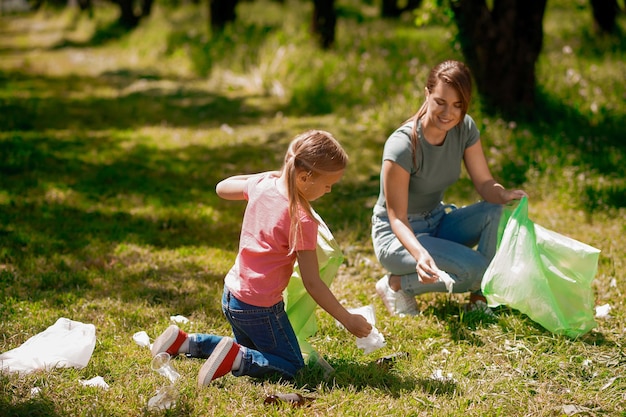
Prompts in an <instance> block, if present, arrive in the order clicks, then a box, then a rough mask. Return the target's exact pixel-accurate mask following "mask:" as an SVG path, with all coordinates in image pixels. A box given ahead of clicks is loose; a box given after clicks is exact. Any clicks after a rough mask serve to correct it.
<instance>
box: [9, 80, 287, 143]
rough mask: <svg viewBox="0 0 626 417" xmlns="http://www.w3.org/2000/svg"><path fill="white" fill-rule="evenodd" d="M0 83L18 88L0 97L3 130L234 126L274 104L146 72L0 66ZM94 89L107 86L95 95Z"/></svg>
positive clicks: (269, 114) (263, 114) (272, 110)
mask: <svg viewBox="0 0 626 417" xmlns="http://www.w3.org/2000/svg"><path fill="white" fill-rule="evenodd" d="M0 87H1V88H3V89H8V90H15V91H21V94H20V95H19V96H18V95H13V96H10V97H9V98H4V99H2V100H1V101H0V108H1V110H2V111H0V126H3V130H4V131H22V132H26V131H28V132H31V131H40V132H43V131H46V130H65V129H72V130H73V131H75V132H80V131H90V132H94V131H100V130H105V131H107V130H110V129H117V130H123V129H133V128H140V127H145V126H168V127H195V128H203V127H204V128H209V127H219V126H221V125H223V124H230V125H234V126H236V125H242V124H247V123H249V122H252V121H254V122H256V121H257V120H258V119H259V118H261V117H273V116H274V115H275V114H276V111H278V110H279V108H278V107H272V106H271V105H268V106H267V108H265V109H260V108H258V107H255V106H254V105H251V104H249V103H248V101H247V100H248V99H250V98H253V97H251V96H248V97H238V98H235V97H226V96H224V95H220V94H215V93H213V92H209V91H206V90H201V89H197V88H193V87H187V86H186V85H185V84H184V83H181V81H180V80H176V79H169V80H168V79H163V78H159V76H157V75H155V74H151V73H146V72H143V73H137V72H131V71H116V72H108V73H105V74H103V75H101V76H99V77H84V76H74V75H69V76H65V77H46V76H41V75H30V74H27V73H23V72H6V71H4V72H2V71H0ZM95 90H100V91H108V92H107V93H106V94H104V95H100V96H98V95H97V94H94V93H93V91H95ZM44 91H45V92H46V93H45V95H42V94H41V92H44Z"/></svg>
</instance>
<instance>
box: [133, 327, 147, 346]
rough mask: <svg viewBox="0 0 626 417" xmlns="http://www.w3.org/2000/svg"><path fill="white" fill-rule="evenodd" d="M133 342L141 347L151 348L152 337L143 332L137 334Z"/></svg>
mask: <svg viewBox="0 0 626 417" xmlns="http://www.w3.org/2000/svg"><path fill="white" fill-rule="evenodd" d="M133 340H134V341H135V343H137V344H138V345H139V346H141V347H150V336H148V333H146V332H145V331H143V330H142V331H140V332H137V333H135V334H134V335H133Z"/></svg>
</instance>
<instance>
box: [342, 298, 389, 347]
mask: <svg viewBox="0 0 626 417" xmlns="http://www.w3.org/2000/svg"><path fill="white" fill-rule="evenodd" d="M348 311H349V312H350V313H352V314H360V315H362V316H363V317H365V320H367V322H368V323H369V324H371V325H372V331H371V332H370V334H369V335H367V336H366V337H357V339H356V347H358V348H359V349H363V353H365V354H366V355H367V354H370V353H372V352H374V351H375V350H377V349H380V348H381V347H383V346H385V344H386V342H385V337H384V336H383V335H382V334H381V333H380V332H379V331H378V329H377V328H376V326H375V324H376V315H375V314H374V306H372V305H371V304H370V305H368V306H364V307H357V308H349V309H348Z"/></svg>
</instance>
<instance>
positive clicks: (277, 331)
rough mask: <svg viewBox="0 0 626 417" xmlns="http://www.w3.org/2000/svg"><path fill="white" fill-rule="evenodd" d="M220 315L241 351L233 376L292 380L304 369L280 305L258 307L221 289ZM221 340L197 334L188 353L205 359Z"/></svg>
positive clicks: (298, 349)
mask: <svg viewBox="0 0 626 417" xmlns="http://www.w3.org/2000/svg"><path fill="white" fill-rule="evenodd" d="M222 311H223V312H224V315H225V316H226V319H227V320H228V322H229V323H230V326H231V327H232V330H233V334H234V338H235V341H236V342H237V343H239V344H240V345H241V346H243V347H244V349H243V351H244V353H243V359H242V361H241V366H240V367H239V369H237V370H235V371H233V375H235V376H242V375H247V376H251V377H261V376H264V375H267V374H272V373H279V374H281V375H282V376H283V377H286V378H289V379H291V378H293V377H294V376H295V374H296V372H298V371H299V370H300V369H302V368H303V367H304V359H303V358H302V352H301V351H300V346H299V345H298V339H297V338H296V334H295V332H294V331H293V327H292V326H291V323H290V322H289V318H288V317H287V313H286V312H285V305H284V303H283V302H282V301H281V302H279V303H277V304H275V305H273V306H271V307H257V306H253V305H251V304H246V303H244V302H241V301H239V300H237V299H236V298H235V297H234V296H233V295H232V294H231V293H230V291H229V290H228V289H227V288H226V287H224V293H223V295H222ZM220 339H221V336H216V335H211V334H196V335H195V336H194V337H192V338H191V339H190V343H189V353H190V355H191V356H193V357H200V358H208V357H209V356H210V355H211V352H213V349H214V348H215V346H216V345H217V343H218V342H219V341H220Z"/></svg>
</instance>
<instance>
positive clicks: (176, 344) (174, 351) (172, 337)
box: [150, 324, 187, 358]
mask: <svg viewBox="0 0 626 417" xmlns="http://www.w3.org/2000/svg"><path fill="white" fill-rule="evenodd" d="M186 339H187V333H185V332H183V331H182V330H180V329H179V328H178V326H176V325H173V324H172V325H171V326H170V327H168V328H167V329H165V331H164V332H163V333H161V335H160V336H159V337H157V338H156V340H155V341H154V343H153V344H152V349H151V350H150V351H151V352H152V356H153V357H154V356H156V355H158V354H159V353H161V352H167V353H169V355H170V356H171V357H172V358H173V357H174V356H176V355H178V349H180V347H181V345H182V344H183V342H184V341H185V340H186Z"/></svg>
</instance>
